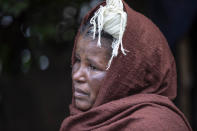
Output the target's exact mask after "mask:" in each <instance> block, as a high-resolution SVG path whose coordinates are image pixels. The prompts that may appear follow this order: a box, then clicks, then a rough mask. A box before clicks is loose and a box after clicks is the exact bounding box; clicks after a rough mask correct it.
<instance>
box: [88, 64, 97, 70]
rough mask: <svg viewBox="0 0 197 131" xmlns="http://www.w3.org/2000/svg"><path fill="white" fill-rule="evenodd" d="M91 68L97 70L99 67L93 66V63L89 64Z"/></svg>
mask: <svg viewBox="0 0 197 131" xmlns="http://www.w3.org/2000/svg"><path fill="white" fill-rule="evenodd" d="M89 67H90V69H91V70H97V67H95V66H93V65H92V64H90V65H89Z"/></svg>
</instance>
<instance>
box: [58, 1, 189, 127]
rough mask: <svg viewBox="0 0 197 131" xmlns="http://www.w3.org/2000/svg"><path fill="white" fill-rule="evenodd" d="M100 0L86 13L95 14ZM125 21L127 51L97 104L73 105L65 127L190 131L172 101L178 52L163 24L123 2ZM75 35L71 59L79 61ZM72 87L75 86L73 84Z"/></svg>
mask: <svg viewBox="0 0 197 131" xmlns="http://www.w3.org/2000/svg"><path fill="white" fill-rule="evenodd" d="M101 5H102V6H105V5H106V2H103V3H101V4H99V5H98V6H97V7H95V8H94V9H93V10H91V11H90V12H89V13H88V14H87V15H86V17H85V18H84V20H83V22H82V24H84V23H85V22H88V21H87V20H88V19H89V18H90V17H91V18H92V16H93V15H94V13H95V12H96V11H97V10H98V9H99V7H100V6H101ZM123 7H124V11H125V12H126V13H127V25H126V28H125V32H124V35H123V39H122V43H123V44H124V48H125V49H127V50H129V52H128V53H127V55H126V56H124V54H122V53H120V54H119V55H117V57H115V58H114V60H113V61H112V63H111V66H110V68H109V70H108V71H107V75H106V77H105V79H104V80H103V82H102V86H101V88H100V89H99V93H98V95H97V99H96V101H95V103H94V105H93V107H92V108H91V109H90V110H88V111H85V112H83V111H80V110H78V109H76V108H75V106H74V97H73V100H72V104H71V105H70V116H69V117H68V118H66V119H65V120H64V121H63V123H62V126H61V129H60V130H61V131H90V130H91V131H92V130H93V131H110V130H112V131H121V130H124V131H125V130H132V131H133V130H157V131H161V130H162V131H163V130H166V131H191V130H192V129H191V127H190V125H189V123H188V121H187V120H186V118H185V117H184V115H183V113H181V111H180V110H179V109H178V108H177V107H176V106H175V105H174V104H173V103H172V102H171V100H173V99H174V98H175V97H176V91H177V90H176V89H177V83H176V81H177V79H176V65H175V61H174V57H173V55H172V53H171V51H170V49H169V47H168V43H167V41H166V39H165V38H164V36H163V35H162V33H161V32H160V31H159V29H158V28H157V27H156V26H155V25H154V24H153V23H152V22H151V21H150V20H149V19H148V18H146V17H145V16H143V15H142V14H140V13H138V12H136V11H134V10H133V9H131V8H130V7H129V6H128V5H127V4H126V3H125V2H124V1H123ZM79 35H80V34H79V33H78V35H77V36H76V40H75V44H74V49H73V57H72V63H73V64H74V61H75V57H74V54H75V48H76V43H77V40H78V37H79ZM73 91H74V89H73Z"/></svg>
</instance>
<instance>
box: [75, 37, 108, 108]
mask: <svg viewBox="0 0 197 131" xmlns="http://www.w3.org/2000/svg"><path fill="white" fill-rule="evenodd" d="M96 43H97V41H96V40H94V41H93V40H90V39H88V38H83V37H82V36H80V37H79V39H78V43H77V46H76V52H75V62H74V65H73V69H72V81H73V87H74V94H73V95H74V100H75V106H76V107H77V108H78V109H80V110H83V111H85V110H88V109H90V108H91V107H92V106H93V104H94V102H95V100H96V97H97V94H98V92H99V88H100V87H101V82H102V80H103V79H104V77H105V76H106V72H107V70H106V67H107V64H108V60H109V57H108V56H109V53H110V51H109V50H108V49H107V48H106V47H105V46H102V47H101V48H100V47H97V45H96Z"/></svg>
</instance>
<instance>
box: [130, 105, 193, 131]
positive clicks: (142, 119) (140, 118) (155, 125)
mask: <svg viewBox="0 0 197 131" xmlns="http://www.w3.org/2000/svg"><path fill="white" fill-rule="evenodd" d="M129 118H130V119H131V120H132V119H133V118H134V119H136V120H135V121H134V122H132V123H130V124H129V127H130V128H131V129H133V130H157V131H159V130H162V131H188V130H189V128H188V127H187V124H186V122H185V121H184V119H183V118H182V117H181V116H180V115H179V114H177V112H176V111H173V110H172V109H169V108H167V107H165V106H161V105H156V104H155V105H154V104H151V105H145V106H144V107H143V108H141V109H138V110H136V111H135V112H134V113H132V114H131V115H130V116H129Z"/></svg>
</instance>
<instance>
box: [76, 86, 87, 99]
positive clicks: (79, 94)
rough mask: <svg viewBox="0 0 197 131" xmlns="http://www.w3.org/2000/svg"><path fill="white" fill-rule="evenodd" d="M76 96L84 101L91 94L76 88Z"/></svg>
mask: <svg viewBox="0 0 197 131" xmlns="http://www.w3.org/2000/svg"><path fill="white" fill-rule="evenodd" d="M74 96H75V98H77V99H84V98H85V97H87V96H89V93H87V92H85V91H83V90H81V89H79V88H75V92H74Z"/></svg>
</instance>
